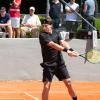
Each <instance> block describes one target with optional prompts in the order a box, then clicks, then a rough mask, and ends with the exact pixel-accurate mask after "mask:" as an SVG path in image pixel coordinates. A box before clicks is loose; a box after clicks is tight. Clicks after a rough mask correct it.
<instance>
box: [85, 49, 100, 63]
mask: <svg viewBox="0 0 100 100" xmlns="http://www.w3.org/2000/svg"><path fill="white" fill-rule="evenodd" d="M86 58H87V60H88V61H90V62H92V63H97V62H100V51H99V50H91V51H89V52H88V53H87V55H86Z"/></svg>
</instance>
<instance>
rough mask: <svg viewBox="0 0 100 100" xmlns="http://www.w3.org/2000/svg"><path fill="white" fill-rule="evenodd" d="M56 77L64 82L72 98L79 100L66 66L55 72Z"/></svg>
mask: <svg viewBox="0 0 100 100" xmlns="http://www.w3.org/2000/svg"><path fill="white" fill-rule="evenodd" d="M55 75H56V76H57V78H58V79H59V80H60V81H63V82H64V84H65V86H66V87H67V89H68V92H69V94H70V96H71V97H72V98H73V100H77V95H76V93H75V91H74V89H73V87H72V84H71V79H70V75H69V72H68V70H67V68H66V65H65V64H62V65H61V66H59V67H58V68H57V70H56V71H55Z"/></svg>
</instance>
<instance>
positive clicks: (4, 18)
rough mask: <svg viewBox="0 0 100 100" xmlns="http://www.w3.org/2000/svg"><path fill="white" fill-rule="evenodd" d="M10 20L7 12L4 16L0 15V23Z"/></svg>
mask: <svg viewBox="0 0 100 100" xmlns="http://www.w3.org/2000/svg"><path fill="white" fill-rule="evenodd" d="M9 20H10V16H9V14H6V15H5V16H4V17H1V16H0V24H5V23H7V22H8V21H9Z"/></svg>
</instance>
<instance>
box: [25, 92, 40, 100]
mask: <svg viewBox="0 0 100 100" xmlns="http://www.w3.org/2000/svg"><path fill="white" fill-rule="evenodd" d="M24 94H25V95H27V96H29V97H31V98H32V99H34V100H39V99H38V98H37V97H35V96H33V95H31V94H29V93H27V92H24Z"/></svg>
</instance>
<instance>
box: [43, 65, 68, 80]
mask: <svg viewBox="0 0 100 100" xmlns="http://www.w3.org/2000/svg"><path fill="white" fill-rule="evenodd" d="M54 75H55V76H56V77H57V78H58V79H59V80H60V81H62V80H64V79H68V78H70V75H69V73H68V70H67V68H66V65H65V64H62V65H60V66H49V67H48V66H45V67H44V68H43V82H45V81H49V82H52V79H53V76H54Z"/></svg>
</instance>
